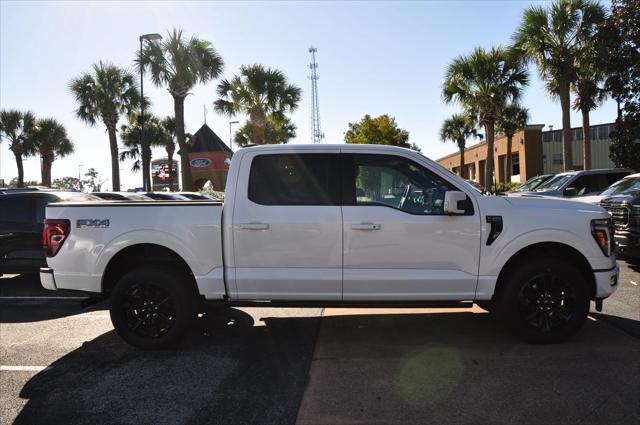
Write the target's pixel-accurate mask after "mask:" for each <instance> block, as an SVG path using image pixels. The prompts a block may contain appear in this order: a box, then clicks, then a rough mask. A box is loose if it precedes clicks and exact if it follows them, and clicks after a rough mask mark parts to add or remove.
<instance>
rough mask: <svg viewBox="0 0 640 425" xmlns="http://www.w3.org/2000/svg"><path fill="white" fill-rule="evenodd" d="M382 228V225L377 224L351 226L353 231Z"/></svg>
mask: <svg viewBox="0 0 640 425" xmlns="http://www.w3.org/2000/svg"><path fill="white" fill-rule="evenodd" d="M381 227H382V226H381V225H380V224H375V223H357V224H352V225H351V228H352V229H353V230H380V228H381Z"/></svg>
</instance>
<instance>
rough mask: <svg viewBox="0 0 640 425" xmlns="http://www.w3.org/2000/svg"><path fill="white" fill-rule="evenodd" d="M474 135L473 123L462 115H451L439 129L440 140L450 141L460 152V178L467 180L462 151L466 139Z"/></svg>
mask: <svg viewBox="0 0 640 425" xmlns="http://www.w3.org/2000/svg"><path fill="white" fill-rule="evenodd" d="M475 135H476V129H475V125H474V124H473V121H472V120H471V119H469V117H466V116H464V115H462V114H453V115H452V116H451V117H450V118H447V119H446V120H444V122H443V123H442V127H441V128H440V140H442V141H443V142H447V141H452V142H454V143H456V144H457V145H458V149H459V150H460V177H462V178H463V179H466V178H467V168H466V167H465V166H464V149H465V144H466V142H467V139H468V138H469V137H471V136H475Z"/></svg>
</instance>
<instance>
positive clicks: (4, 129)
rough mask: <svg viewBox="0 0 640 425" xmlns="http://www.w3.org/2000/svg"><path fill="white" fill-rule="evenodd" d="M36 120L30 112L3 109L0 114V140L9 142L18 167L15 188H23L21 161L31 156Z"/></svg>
mask: <svg viewBox="0 0 640 425" xmlns="http://www.w3.org/2000/svg"><path fill="white" fill-rule="evenodd" d="M35 122H36V118H35V116H34V115H33V113H32V112H30V111H27V112H22V111H18V110H15V109H3V110H2V112H0V138H2V139H6V140H7V141H8V142H9V150H10V151H11V152H13V155H14V156H15V158H16V166H17V167H18V184H17V187H24V167H23V164H22V160H23V159H24V158H25V157H29V156H31V155H33V154H34V153H35V152H34V149H33V143H32V138H31V135H32V132H33V128H34V126H35Z"/></svg>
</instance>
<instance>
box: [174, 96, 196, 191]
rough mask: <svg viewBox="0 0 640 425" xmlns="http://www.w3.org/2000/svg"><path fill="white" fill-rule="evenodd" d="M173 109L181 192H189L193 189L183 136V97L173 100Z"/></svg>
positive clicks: (187, 150)
mask: <svg viewBox="0 0 640 425" xmlns="http://www.w3.org/2000/svg"><path fill="white" fill-rule="evenodd" d="M173 109H174V113H175V117H176V139H178V146H179V147H180V171H181V174H182V190H184V191H186V192H191V191H193V190H194V189H193V188H194V184H193V178H192V177H191V164H190V163H189V145H187V138H186V136H185V134H184V97H174V98H173Z"/></svg>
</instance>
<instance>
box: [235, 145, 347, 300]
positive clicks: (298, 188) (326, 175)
mask: <svg viewBox="0 0 640 425" xmlns="http://www.w3.org/2000/svg"><path fill="white" fill-rule="evenodd" d="M338 155H339V151H338V149H337V148H336V149H335V151H331V150H328V152H327V151H325V152H323V153H311V152H309V153H304V152H300V150H299V149H296V151H295V152H294V151H292V152H291V153H286V151H285V152H284V153H283V151H282V150H281V149H279V150H278V151H277V152H274V153H268V152H265V151H264V150H261V151H256V152H247V153H246V154H245V156H244V157H243V159H242V166H241V168H240V170H239V175H238V179H237V184H236V193H235V204H234V206H233V218H232V221H233V223H232V226H233V233H232V235H233V236H232V237H233V254H234V255H233V264H232V265H231V267H230V270H229V275H230V276H233V278H232V281H233V282H235V289H236V293H235V296H234V297H235V298H238V299H269V300H287V299H291V300H340V299H342V250H343V247H342V214H341V208H340V161H339V158H338ZM233 286H234V285H233V284H232V285H231V287H230V290H231V291H232V292H233V290H234V288H233ZM233 295H234V294H232V296H233Z"/></svg>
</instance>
